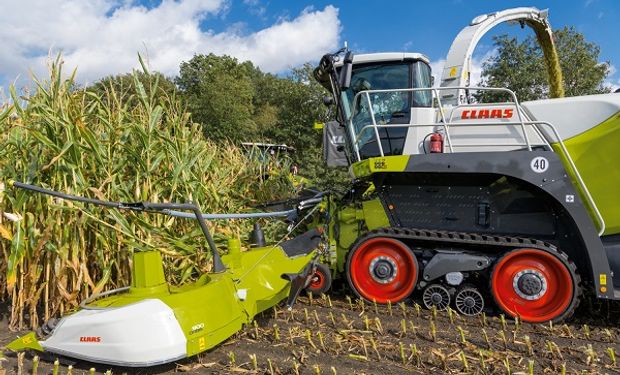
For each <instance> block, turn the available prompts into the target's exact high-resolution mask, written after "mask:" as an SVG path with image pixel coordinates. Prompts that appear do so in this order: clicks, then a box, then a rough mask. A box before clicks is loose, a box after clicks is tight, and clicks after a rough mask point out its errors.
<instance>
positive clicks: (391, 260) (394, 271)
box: [346, 237, 418, 304]
mask: <svg viewBox="0 0 620 375" xmlns="http://www.w3.org/2000/svg"><path fill="white" fill-rule="evenodd" d="M346 273H347V281H348V282H349V286H350V287H351V289H352V290H353V292H354V293H355V294H356V295H357V296H358V297H360V298H364V299H365V300H367V301H370V302H376V303H381V304H385V303H388V302H391V303H397V302H400V301H402V300H404V299H405V298H407V297H409V295H410V294H411V293H412V292H413V290H414V288H415V286H416V282H417V277H418V262H417V259H416V257H415V254H414V253H413V251H411V249H410V248H409V247H408V246H407V245H405V244H404V243H403V242H401V241H399V240H396V239H393V238H389V237H373V238H369V239H367V240H364V241H361V242H359V243H356V244H355V245H354V246H353V247H352V248H351V251H349V254H348V255H347V265H346Z"/></svg>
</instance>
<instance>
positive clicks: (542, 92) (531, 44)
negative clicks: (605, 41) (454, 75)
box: [479, 27, 610, 101]
mask: <svg viewBox="0 0 620 375" xmlns="http://www.w3.org/2000/svg"><path fill="white" fill-rule="evenodd" d="M554 39H555V45H556V48H557V50H558V55H559V57H560V65H561V67H562V73H563V76H564V88H565V94H566V96H578V95H589V94H598V93H604V92H609V91H610V89H609V88H608V87H605V86H604V84H603V82H604V80H605V78H606V77H607V75H608V74H609V63H608V62H604V63H599V61H598V58H599V52H600V48H599V47H598V46H597V45H596V44H595V43H591V42H588V41H586V39H585V37H584V36H583V34H581V33H579V32H578V31H576V30H575V29H574V28H573V27H564V28H563V29H560V30H555V31H554ZM494 45H495V47H496V48H497V55H496V56H494V57H492V58H491V59H490V60H489V61H486V62H484V63H483V65H482V76H481V78H482V82H481V83H480V84H479V85H480V86H486V87H507V88H509V89H511V90H513V91H514V92H515V93H516V94H517V98H519V100H521V101H525V100H535V99H542V98H547V97H548V92H549V89H548V75H547V70H546V68H545V65H544V59H543V53H542V50H541V48H540V47H539V45H538V42H537V40H536V38H535V37H534V36H531V37H528V38H527V39H525V40H524V41H523V42H519V41H518V40H517V39H516V38H514V37H512V38H511V37H509V36H507V35H502V36H499V37H496V38H494ZM482 99H483V100H491V99H497V98H492V97H491V96H490V95H488V96H487V95H485V96H484V97H482Z"/></svg>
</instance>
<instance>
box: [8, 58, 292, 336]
mask: <svg viewBox="0 0 620 375" xmlns="http://www.w3.org/2000/svg"><path fill="white" fill-rule="evenodd" d="M140 61H141V62H142V60H140ZM62 66H63V62H62V57H61V56H60V55H59V56H57V57H56V58H55V59H51V60H50V62H49V75H48V76H47V77H45V78H44V79H40V78H37V77H34V76H33V78H32V84H33V87H34V89H33V90H32V93H31V94H30V95H28V96H26V97H19V96H18V94H17V92H16V89H15V88H14V87H11V88H10V90H9V91H10V93H11V99H12V100H11V102H12V103H11V104H6V105H4V106H2V107H0V299H1V300H7V299H8V301H10V321H9V326H10V327H11V328H12V329H23V328H25V327H27V326H30V327H31V328H35V327H37V326H38V325H39V323H40V319H39V318H42V319H48V318H50V317H52V316H58V315H62V314H64V313H66V312H68V311H70V310H72V309H74V308H76V307H77V306H78V304H79V302H80V301H81V300H82V299H84V298H86V297H87V296H89V295H91V294H93V293H98V292H101V291H103V290H106V289H110V288H116V287H120V286H125V285H127V284H128V283H129V277H130V274H129V269H130V268H129V262H130V257H131V254H132V253H133V252H134V251H142V250H148V249H159V250H160V251H161V252H162V254H163V255H164V258H165V264H166V274H167V277H168V280H169V281H170V282H172V283H173V284H181V283H184V282H188V281H190V280H192V279H193V278H194V277H195V276H196V275H197V274H198V273H200V272H204V271H206V270H208V269H209V267H210V264H209V256H208V252H207V251H205V248H206V245H205V242H204V240H203V238H202V237H201V233H200V231H199V229H198V227H197V226H196V225H195V223H194V222H193V221H192V220H189V219H174V218H170V217H166V216H161V215H155V214H139V213H137V214H132V213H127V212H119V211H116V210H105V209H101V208H98V207H85V206H83V205H81V204H78V203H72V202H69V201H61V200H58V199H54V198H52V197H48V196H42V195H37V194H33V193H30V192H25V191H19V190H16V189H10V188H8V186H7V181H8V180H9V179H15V180H18V181H23V182H27V183H32V184H37V185H41V186H44V187H47V188H51V189H53V190H58V191H63V192H68V193H72V194H77V195H81V196H88V197H92V198H99V199H105V200H114V201H155V202H164V201H166V202H188V201H192V202H196V203H198V204H199V205H200V207H201V208H202V210H203V211H204V212H240V211H241V212H243V211H247V210H248V209H249V206H250V205H251V204H253V203H258V202H262V201H266V200H269V199H280V198H283V197H284V196H285V195H286V194H287V193H289V192H290V191H291V189H292V187H291V186H290V183H289V182H288V179H287V172H288V166H283V165H278V162H277V161H275V160H271V161H269V162H267V163H265V162H260V161H258V160H252V159H250V158H249V157H248V156H247V155H246V154H244V153H243V152H242V151H241V150H239V149H238V148H237V147H235V146H234V145H232V144H214V143H211V142H209V141H207V140H206V139H205V137H204V136H203V133H202V129H201V127H200V126H199V125H197V124H194V123H192V121H191V115H190V113H188V112H187V111H186V110H185V108H184V106H183V104H182V103H181V102H180V101H179V100H178V99H177V98H176V95H175V94H174V93H173V94H170V95H156V94H157V93H158V87H159V86H158V85H159V82H158V80H157V78H156V77H157V75H149V77H152V79H150V81H149V82H148V85H150V87H148V88H149V90H146V89H145V87H144V85H143V84H142V83H140V81H139V80H138V79H137V75H136V76H135V79H134V85H135V92H136V93H135V94H134V95H131V96H129V97H127V96H121V95H120V94H119V93H118V92H115V91H114V88H113V87H109V89H108V90H106V92H105V93H104V94H95V93H93V92H90V91H89V90H88V89H84V88H77V85H76V81H75V76H76V72H75V71H73V72H72V73H71V74H69V75H68V76H66V75H65V74H64V72H63V70H62ZM142 66H143V68H144V64H142ZM144 72H145V73H147V75H148V71H147V70H146V68H144ZM147 92H149V93H150V94H149V95H147V94H146V93H147ZM239 131H243V129H239ZM265 176H269V178H266V177H265ZM208 224H209V226H210V227H211V229H212V231H213V232H214V233H215V236H214V237H215V240H216V243H217V244H218V245H219V248H220V249H223V248H224V246H223V244H225V241H226V239H227V238H228V237H231V236H232V237H235V236H245V235H246V233H249V231H250V227H251V223H249V222H246V221H227V222H222V221H219V222H215V221H211V222H209V223H208ZM265 228H266V232H267V235H268V237H269V236H270V235H271V236H272V237H273V236H275V234H276V232H277V231H278V230H280V231H281V230H282V228H283V224H282V223H271V222H270V223H267V225H266V226H265Z"/></svg>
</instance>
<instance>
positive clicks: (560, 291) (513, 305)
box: [491, 249, 575, 323]
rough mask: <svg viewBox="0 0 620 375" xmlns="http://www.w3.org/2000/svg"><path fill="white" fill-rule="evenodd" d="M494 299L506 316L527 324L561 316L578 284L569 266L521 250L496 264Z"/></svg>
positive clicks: (548, 256)
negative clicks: (516, 317) (575, 282)
mask: <svg viewBox="0 0 620 375" xmlns="http://www.w3.org/2000/svg"><path fill="white" fill-rule="evenodd" d="M491 285H492V288H491V289H492V292H493V297H494V298H495V301H496V302H497V304H498V305H499V306H500V307H501V308H502V309H503V310H504V311H506V312H507V313H509V314H511V315H513V316H520V317H521V319H523V320H524V321H528V322H534V323H537V322H545V321H548V320H553V319H555V318H557V317H559V316H560V315H561V314H562V313H563V312H564V311H566V309H567V308H568V306H569V305H570V303H571V301H572V299H573V294H574V293H573V292H574V290H575V285H574V282H573V278H572V276H571V273H570V271H569V270H568V268H567V267H566V265H565V264H564V263H563V262H562V261H561V260H560V259H558V258H557V257H556V256H554V255H553V254H551V253H548V252H546V251H542V250H536V249H522V250H516V251H513V252H511V253H508V254H507V255H506V256H504V257H503V258H501V259H500V260H499V262H498V263H497V264H496V265H495V269H494V270H493V276H492V277H491Z"/></svg>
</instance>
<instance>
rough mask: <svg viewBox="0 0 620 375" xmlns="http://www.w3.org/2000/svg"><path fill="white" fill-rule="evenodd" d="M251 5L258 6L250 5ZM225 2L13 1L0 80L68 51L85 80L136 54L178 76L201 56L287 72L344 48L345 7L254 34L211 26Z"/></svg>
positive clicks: (1, 25) (5, 23)
mask: <svg viewBox="0 0 620 375" xmlns="http://www.w3.org/2000/svg"><path fill="white" fill-rule="evenodd" d="M249 4H250V5H252V4H253V5H256V4H254V3H252V1H249ZM229 6H230V4H229V3H228V2H227V1H226V0H178V1H174V0H163V1H162V2H161V3H160V4H159V5H157V6H155V7H152V8H147V7H144V6H142V5H140V4H139V3H138V2H137V1H136V0H91V1H83V0H22V1H9V2H7V3H6V4H3V6H2V8H3V9H2V12H0V39H1V40H2V41H3V43H2V44H3V48H2V52H0V66H1V67H2V70H1V71H0V74H1V75H2V77H1V79H0V80H5V81H6V80H12V79H13V78H15V77H16V76H17V75H24V74H27V71H28V69H32V70H33V71H34V72H35V73H39V74H40V73H41V72H42V71H43V70H44V69H45V63H46V60H47V59H48V53H49V51H50V49H52V50H53V51H62V52H63V59H64V61H65V66H66V67H67V68H70V69H72V68H74V67H78V78H79V79H80V81H81V82H92V81H94V80H97V79H99V78H101V77H103V76H106V75H110V74H117V73H124V72H128V71H130V70H131V69H132V68H135V67H137V53H138V52H140V53H142V54H143V55H144V56H145V57H147V58H148V62H149V65H150V67H151V69H153V70H157V71H161V72H163V73H165V74H167V75H174V74H176V73H178V68H179V63H180V62H181V61H186V60H189V59H191V57H192V56H193V55H194V54H206V53H210V52H213V53H216V54H228V55H231V56H234V57H237V58H238V59H240V60H250V61H252V62H253V63H255V64H256V65H258V66H259V67H260V68H261V69H262V70H264V71H267V72H274V73H277V72H282V71H284V70H286V69H288V68H290V67H293V66H296V65H299V64H302V63H304V62H306V61H309V60H316V59H318V58H319V57H320V56H321V55H322V54H323V53H324V52H326V51H329V50H334V49H336V48H337V46H338V44H339V34H340V28H341V26H340V21H339V18H338V9H337V8H335V7H333V6H326V7H325V8H323V9H318V10H317V9H313V8H306V9H305V10H304V11H302V12H301V14H299V15H297V16H296V17H294V18H291V19H280V20H278V22H277V23H275V24H273V25H271V26H270V27H267V28H265V29H262V30H258V31H256V32H254V33H250V34H242V32H241V31H239V29H238V28H237V29H235V28H229V29H228V30H226V31H223V32H214V31H213V30H210V29H208V25H209V20H211V19H213V18H215V17H218V16H222V15H224V14H225V13H226V12H227V11H228V7H229Z"/></svg>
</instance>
